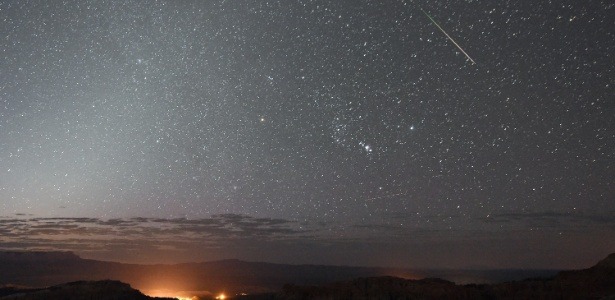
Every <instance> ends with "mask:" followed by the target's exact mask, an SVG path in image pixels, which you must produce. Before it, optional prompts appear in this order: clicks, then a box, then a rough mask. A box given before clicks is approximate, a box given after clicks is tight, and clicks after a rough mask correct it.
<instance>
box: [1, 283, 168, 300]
mask: <svg viewBox="0 0 615 300" xmlns="http://www.w3.org/2000/svg"><path fill="white" fill-rule="evenodd" d="M0 299H16V300H85V299H91V300H171V299H173V298H154V297H148V296H146V295H144V294H143V293H141V292H140V291H138V290H135V289H133V288H131V287H130V285H128V284H126V283H123V282H120V281H113V280H101V281H77V282H71V283H66V284H61V285H56V286H52V287H48V288H39V289H28V288H20V287H4V288H0Z"/></svg>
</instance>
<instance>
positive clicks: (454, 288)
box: [244, 253, 615, 300]
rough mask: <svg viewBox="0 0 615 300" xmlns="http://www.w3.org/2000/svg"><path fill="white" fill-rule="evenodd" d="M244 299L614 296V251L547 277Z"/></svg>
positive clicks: (385, 283)
mask: <svg viewBox="0 0 615 300" xmlns="http://www.w3.org/2000/svg"><path fill="white" fill-rule="evenodd" d="M244 299H285V300H290V299H292V300H300V299H329V300H333V299H458V300H461V299H615V253H614V254H611V255H609V256H608V257H607V258H605V259H604V260H602V261H600V262H599V263H598V264H596V265H595V266H593V267H591V268H589V269H585V270H578V271H563V272H560V273H558V274H557V275H556V276H555V277H552V278H548V279H527V280H523V281H517V282H508V283H499V284H491V285H476V284H471V285H456V284H454V283H453V282H449V281H445V280H441V279H422V280H407V279H402V278H396V277H370V278H359V279H354V280H351V281H343V282H337V283H332V284H328V285H323V286H296V285H286V286H284V288H283V290H282V291H281V292H280V293H279V294H275V295H274V294H269V295H260V296H252V297H244Z"/></svg>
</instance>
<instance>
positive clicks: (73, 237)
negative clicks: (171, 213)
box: [0, 214, 309, 252]
mask: <svg viewBox="0 0 615 300" xmlns="http://www.w3.org/2000/svg"><path fill="white" fill-rule="evenodd" d="M306 234H309V230H306V229H301V228H299V226H298V224H297V223H296V222H294V221H290V220H285V219H274V218H254V217H250V216H245V215H236V214H225V215H214V216H212V217H210V218H203V219H161V218H129V219H108V220H104V219H98V218H27V217H26V218H24V216H23V215H19V216H17V217H15V218H0V248H2V249H20V250H71V251H77V252H79V251H88V250H92V251H93V250H104V249H108V250H111V249H117V248H123V249H133V248H143V247H148V248H150V249H166V250H169V249H178V248H182V247H183V248H186V247H190V246H194V245H198V247H200V248H203V247H207V246H208V245H209V246H215V245H216V244H220V243H228V242H231V241H234V240H242V239H258V240H260V241H274V240H277V241H279V240H291V239H294V238H296V237H301V238H303V237H305V236H306Z"/></svg>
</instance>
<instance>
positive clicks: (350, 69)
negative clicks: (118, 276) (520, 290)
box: [0, 0, 615, 270]
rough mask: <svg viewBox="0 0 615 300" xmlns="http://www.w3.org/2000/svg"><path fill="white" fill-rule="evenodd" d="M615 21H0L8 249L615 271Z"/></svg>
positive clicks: (199, 7)
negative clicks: (605, 267) (610, 258)
mask: <svg viewBox="0 0 615 300" xmlns="http://www.w3.org/2000/svg"><path fill="white" fill-rule="evenodd" d="M614 9H615V7H614V6H613V4H612V3H610V2H609V1H607V0H596V1H575V0H563V1H556V2H548V3H547V2H544V1H538V2H537V1H533V0H522V1H518V2H517V3H514V5H513V4H511V3H507V2H494V3H486V2H485V1H470V0H468V1H452V0H435V1H428V2H425V3H422V2H420V1H414V0H394V1H388V0H386V1H359V2H357V1H351V0H341V1H328V0H297V1H283V0H274V1H268V2H252V1H245V0H237V1H227V0H212V1H197V0H190V1H181V2H178V1H170V0H161V1H155V2H146V1H137V0H128V1H121V2H120V1H114V0H101V1H99V0H68V1H63V2H62V3H60V2H57V3H56V1H31V2H12V1H1V0H0V24H1V26H0V37H2V38H0V49H1V50H2V51H0V57H2V59H0V70H2V72H0V77H1V80H0V249H3V250H7V251H13V250H23V251H29V250H59V251H72V252H74V253H77V254H78V255H79V256H81V257H86V258H91V259H97V260H104V261H118V262H124V263H147V264H156V263H178V262H190V261H191V262H193V261H217V260H221V259H239V260H244V261H260V262H271V263H280V264H295V265H301V264H312V265H346V266H368V267H369V266H371V267H392V266H395V267H401V268H408V269H413V268H414V269H451V270H454V269H468V268H483V269H528V268H534V269H552V270H565V269H582V268H585V267H587V266H591V265H592V264H593V263H595V260H596V259H600V258H601V257H604V256H606V255H608V254H610V253H611V252H613V250H614V249H615V201H614V200H615V180H614V178H615V152H614V151H613V149H615V101H613V95H615V84H614V82H613V78H615V69H614V68H615V66H614V65H613V63H612V62H613V59H612V54H611V53H615V38H613V37H614V36H615V31H614V29H613V28H614V27H613V26H609V24H611V25H612V21H611V20H612V18H611V15H612V14H613V10H614ZM588 245H591V246H588Z"/></svg>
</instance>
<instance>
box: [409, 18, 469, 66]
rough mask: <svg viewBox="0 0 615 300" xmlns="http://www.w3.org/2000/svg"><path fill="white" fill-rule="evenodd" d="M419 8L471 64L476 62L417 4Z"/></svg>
mask: <svg viewBox="0 0 615 300" xmlns="http://www.w3.org/2000/svg"><path fill="white" fill-rule="evenodd" d="M419 8H420V9H421V11H422V12H423V13H424V14H425V15H426V16H427V17H428V18H429V20H431V22H432V23H434V25H436V26H437V27H438V28H439V29H440V31H442V33H444V35H446V37H447V38H448V39H449V40H450V41H451V42H453V44H455V46H457V48H458V49H459V50H460V51H461V52H462V53H463V54H464V55H465V56H466V57H467V58H468V59H469V60H470V61H471V62H472V64H476V62H475V61H474V60H473V59H472V58H471V57H470V56H469V55H468V53H466V52H465V51H464V50H463V49H462V48H461V46H459V44H457V42H455V40H453V38H452V37H451V36H450V35H448V33H446V31H444V29H443V28H442V27H441V26H440V25H439V24H438V23H437V22H436V20H434V19H433V18H432V17H431V16H430V15H429V14H428V13H427V12H425V11H424V10H423V8H422V7H420V6H419Z"/></svg>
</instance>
